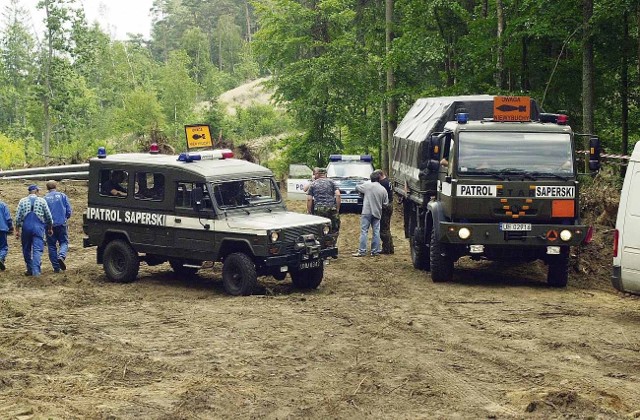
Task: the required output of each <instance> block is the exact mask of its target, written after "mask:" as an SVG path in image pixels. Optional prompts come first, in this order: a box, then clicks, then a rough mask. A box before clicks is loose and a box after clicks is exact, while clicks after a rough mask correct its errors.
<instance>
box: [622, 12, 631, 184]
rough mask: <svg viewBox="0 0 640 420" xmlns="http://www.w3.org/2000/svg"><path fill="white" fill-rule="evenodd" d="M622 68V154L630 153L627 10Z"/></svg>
mask: <svg viewBox="0 0 640 420" xmlns="http://www.w3.org/2000/svg"><path fill="white" fill-rule="evenodd" d="M622 16H623V17H622V33H623V36H622V45H621V47H622V48H621V50H622V51H621V55H622V63H621V65H622V69H621V71H620V102H622V104H621V105H622V110H621V111H622V112H621V114H622V115H621V121H620V123H621V124H622V154H623V155H627V154H629V49H628V48H627V47H629V45H630V42H629V13H628V12H627V11H626V10H625V11H624V12H623V15H622ZM625 172H626V167H625V166H621V167H620V176H622V177H624V175H625Z"/></svg>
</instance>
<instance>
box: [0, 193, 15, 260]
mask: <svg viewBox="0 0 640 420" xmlns="http://www.w3.org/2000/svg"><path fill="white" fill-rule="evenodd" d="M11 233H13V222H12V221H11V212H9V207H8V206H7V205H6V204H5V203H4V202H2V201H0V271H4V269H5V265H4V260H5V258H7V253H8V252H9V243H8V242H7V235H8V234H11Z"/></svg>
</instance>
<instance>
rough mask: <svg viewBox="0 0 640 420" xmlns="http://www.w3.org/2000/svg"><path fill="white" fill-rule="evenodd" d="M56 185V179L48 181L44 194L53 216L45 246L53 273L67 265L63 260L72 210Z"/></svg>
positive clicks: (67, 242) (67, 244) (64, 268)
mask: <svg viewBox="0 0 640 420" xmlns="http://www.w3.org/2000/svg"><path fill="white" fill-rule="evenodd" d="M57 187H58V184H57V183H56V181H48V182H47V191H48V192H47V195H45V196H44V199H45V200H46V201H47V205H48V206H49V210H50V211H51V217H52V218H53V235H49V236H47V247H48V249H49V261H51V265H52V266H53V272H54V273H59V272H60V270H62V271H64V270H66V269H67V265H66V264H65V262H64V260H65V258H67V251H68V250H69V232H68V230H67V220H69V218H70V217H71V212H72V210H71V204H69V198H68V197H67V195H66V194H64V193H61V192H60V191H57V190H56V188H57ZM58 244H60V249H58Z"/></svg>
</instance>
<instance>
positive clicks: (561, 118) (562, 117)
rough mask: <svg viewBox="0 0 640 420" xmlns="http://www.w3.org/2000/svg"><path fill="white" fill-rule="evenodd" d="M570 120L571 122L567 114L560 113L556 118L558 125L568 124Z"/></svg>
mask: <svg viewBox="0 0 640 420" xmlns="http://www.w3.org/2000/svg"><path fill="white" fill-rule="evenodd" d="M568 122H569V117H568V116H566V115H565V114H558V119H557V120H556V123H557V124H558V125H567V123H568Z"/></svg>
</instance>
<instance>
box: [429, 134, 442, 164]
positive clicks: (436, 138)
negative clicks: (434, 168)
mask: <svg viewBox="0 0 640 420" xmlns="http://www.w3.org/2000/svg"><path fill="white" fill-rule="evenodd" d="M438 156H440V135H438V134H432V135H431V137H430V138H429V158H430V159H434V158H437V157H438Z"/></svg>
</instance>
